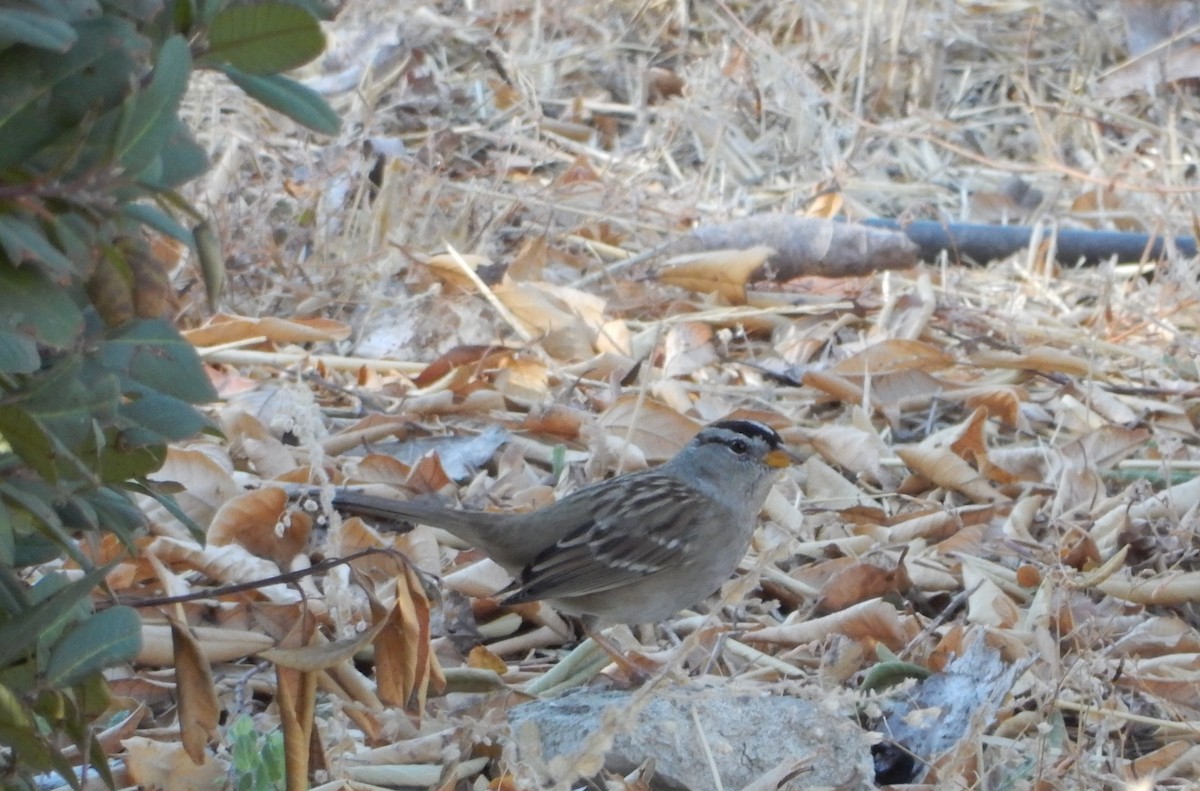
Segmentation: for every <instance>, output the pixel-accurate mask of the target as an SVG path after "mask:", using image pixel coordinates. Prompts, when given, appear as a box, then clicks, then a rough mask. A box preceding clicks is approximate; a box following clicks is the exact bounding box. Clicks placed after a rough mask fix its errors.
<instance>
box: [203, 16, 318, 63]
mask: <svg viewBox="0 0 1200 791" xmlns="http://www.w3.org/2000/svg"><path fill="white" fill-rule="evenodd" d="M324 49H325V34H324V33H323V32H321V24H320V22H318V21H317V18H316V17H314V16H313V15H312V14H310V13H309V12H308V11H306V10H304V9H303V8H300V7H299V6H296V5H292V4H289V3H261V4H256V5H236V6H232V7H230V8H226V9H225V10H224V11H222V12H221V13H219V14H217V16H216V18H215V19H213V21H212V25H211V26H210V27H209V31H208V49H207V50H206V51H205V53H204V55H203V56H202V59H203V61H204V63H206V64H208V65H217V66H232V67H233V68H235V69H238V70H240V71H243V72H245V73H247V74H256V75H260V76H265V75H268V74H278V73H279V72H281V71H287V70H289V69H294V68H296V67H297V66H302V65H304V64H305V63H308V62H309V61H311V60H312V59H313V58H316V57H317V56H318V55H320V54H321V52H322V51H323V50H324Z"/></svg>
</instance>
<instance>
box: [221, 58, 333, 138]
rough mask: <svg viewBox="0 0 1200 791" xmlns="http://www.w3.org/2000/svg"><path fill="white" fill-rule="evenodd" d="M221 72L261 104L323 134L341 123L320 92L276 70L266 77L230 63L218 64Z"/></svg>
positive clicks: (330, 133) (329, 132)
mask: <svg viewBox="0 0 1200 791" xmlns="http://www.w3.org/2000/svg"><path fill="white" fill-rule="evenodd" d="M220 68H221V71H223V72H225V76H226V77H228V78H229V79H230V80H232V81H233V84H234V85H236V86H238V87H239V88H241V89H242V90H243V91H245V92H246V94H247V95H248V96H250V97H251V98H253V99H257V100H258V101H260V102H262V103H263V104H265V105H266V106H267V107H270V108H271V109H273V110H278V111H279V112H281V113H283V114H284V115H286V116H287V117H288V118H291V119H292V120H293V121H295V122H296V123H299V124H303V125H304V126H307V127H308V128H309V129H312V130H313V131H314V132H320V133H321V134H325V135H335V134H337V132H338V130H339V129H340V128H341V126H342V121H341V119H340V118H338V115H337V113H335V112H334V111H333V108H332V107H330V106H329V105H328V104H327V103H326V102H325V100H324V99H322V98H321V95H320V94H318V93H317V92H316V91H314V90H312V89H311V88H308V87H305V86H303V85H301V84H300V83H298V82H296V81H295V80H290V79H288V78H287V77H281V76H280V75H278V74H274V75H271V76H270V77H260V76H258V75H256V74H247V73H245V72H243V71H240V70H238V69H235V68H234V67H232V66H221V67H220Z"/></svg>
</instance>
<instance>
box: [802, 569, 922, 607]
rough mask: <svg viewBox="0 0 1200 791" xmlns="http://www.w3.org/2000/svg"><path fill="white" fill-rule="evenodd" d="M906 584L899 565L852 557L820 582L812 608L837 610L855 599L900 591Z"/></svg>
mask: <svg viewBox="0 0 1200 791" xmlns="http://www.w3.org/2000/svg"><path fill="white" fill-rule="evenodd" d="M910 584H911V583H910V581H909V579H908V575H907V573H906V572H905V570H904V566H903V565H899V566H896V567H894V568H884V567H882V566H878V565H875V564H874V563H870V562H866V561H855V562H854V563H852V564H851V565H850V566H848V567H847V568H844V569H842V570H841V571H839V572H837V573H836V574H834V575H833V576H832V577H831V578H830V579H829V580H828V581H827V582H826V583H825V584H824V585H823V586H821V592H820V597H819V598H818V600H817V604H816V612H817V613H818V614H824V613H831V612H840V611H842V610H845V609H847V608H848V607H850V606H852V605H855V604H858V603H859V602H863V601H867V600H869V599H879V598H882V597H884V596H888V595H890V594H893V593H903V592H905V591H906V590H908V587H909V585H910Z"/></svg>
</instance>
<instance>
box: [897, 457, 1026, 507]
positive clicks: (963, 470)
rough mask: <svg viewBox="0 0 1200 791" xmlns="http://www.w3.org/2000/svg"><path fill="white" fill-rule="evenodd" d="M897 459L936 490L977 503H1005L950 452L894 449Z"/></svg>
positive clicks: (991, 488)
mask: <svg viewBox="0 0 1200 791" xmlns="http://www.w3.org/2000/svg"><path fill="white" fill-rule="evenodd" d="M896 455H897V456H899V457H900V459H901V461H903V462H904V463H905V464H906V465H908V468H909V469H910V470H912V471H913V472H915V473H917V474H918V475H920V476H922V477H924V478H926V479H927V480H929V481H932V482H933V483H934V484H936V485H937V486H942V487H945V488H947V489H950V490H952V491H956V492H960V493H961V494H964V495H966V496H967V497H969V498H970V499H971V500H972V501H974V502H976V503H995V502H1001V501H1003V500H1005V499H1007V498H1006V497H1004V495H1003V494H1001V493H1000V492H999V491H997V490H996V489H995V488H993V487H992V485H991V484H990V483H988V482H987V481H986V480H985V479H984V478H983V476H982V475H980V474H979V473H978V472H977V471H976V470H975V469H974V468H973V467H971V465H969V464H967V462H965V461H963V460H962V459H960V458H959V457H958V456H956V455H954V453H952V452H951V451H950V450H949V449H946V448H897V449H896Z"/></svg>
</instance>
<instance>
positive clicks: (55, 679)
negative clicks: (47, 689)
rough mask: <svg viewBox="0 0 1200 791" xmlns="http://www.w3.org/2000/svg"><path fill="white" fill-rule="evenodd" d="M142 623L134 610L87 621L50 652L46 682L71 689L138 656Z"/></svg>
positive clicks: (112, 612) (113, 611) (119, 610)
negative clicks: (96, 674)
mask: <svg viewBox="0 0 1200 791" xmlns="http://www.w3.org/2000/svg"><path fill="white" fill-rule="evenodd" d="M141 647H142V619H141V618H139V617H138V614H137V611H136V610H134V609H133V608H132V607H113V608H112V609H110V610H102V611H101V612H98V613H96V614H95V615H92V616H90V617H88V618H85V619H84V620H83V621H82V622H81V623H80V625H79V626H77V627H76V628H75V629H72V630H71V631H70V632H68V633H67V634H66V635H65V636H64V637H63V638H62V639H61V640H59V641H58V643H57V644H56V645H55V646H54V648H53V649H51V651H50V659H49V660H48V661H47V663H46V682H47V683H48V684H50V685H51V686H53V687H69V686H72V685H73V684H77V683H79V682H81V681H83V680H84V679H85V678H87V677H88V676H90V675H91V674H93V673H97V672H99V671H101V670H103V669H104V668H106V667H111V666H112V665H115V664H118V663H120V662H126V661H129V660H130V659H133V658H134V657H135V656H137V652H138V651H139V650H141Z"/></svg>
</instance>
